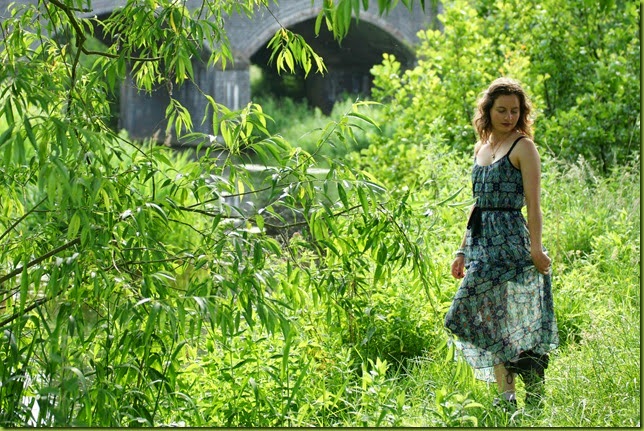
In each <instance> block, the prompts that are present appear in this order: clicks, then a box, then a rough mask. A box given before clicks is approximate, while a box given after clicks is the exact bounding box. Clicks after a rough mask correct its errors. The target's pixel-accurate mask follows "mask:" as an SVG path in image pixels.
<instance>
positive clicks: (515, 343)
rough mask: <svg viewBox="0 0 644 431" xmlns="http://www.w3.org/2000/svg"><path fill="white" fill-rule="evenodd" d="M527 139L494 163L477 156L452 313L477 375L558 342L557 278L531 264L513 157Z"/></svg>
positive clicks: (448, 322)
mask: <svg viewBox="0 0 644 431" xmlns="http://www.w3.org/2000/svg"><path fill="white" fill-rule="evenodd" d="M520 139H521V138H519V139H517V140H516V141H515V142H514V143H513V144H512V147H511V148H510V151H508V153H507V154H506V155H505V156H504V157H502V158H501V159H499V160H497V161H496V162H495V163H492V164H491V165H488V166H481V165H479V164H478V163H476V160H475V161H474V167H473V169H472V187H473V194H474V197H475V199H476V204H475V210H474V211H473V213H472V216H471V217H470V221H469V222H468V229H467V231H466V247H465V268H466V270H467V271H466V273H465V278H463V280H462V283H461V285H460V287H459V288H458V290H457V292H456V295H455V296H454V300H453V302H452V305H451V307H450V308H449V310H448V312H447V314H446V316H445V327H446V328H447V329H448V330H449V331H450V332H451V334H453V335H454V337H452V341H453V342H454V343H455V345H456V347H457V348H458V350H459V351H460V353H461V354H462V356H463V357H464V358H465V360H466V361H467V362H468V363H469V364H470V365H471V366H472V367H473V368H474V370H475V375H476V377H477V378H479V379H482V380H486V381H490V382H492V381H494V380H495V379H494V373H493V368H492V367H493V366H494V365H496V364H499V363H506V362H508V361H513V360H517V359H518V356H519V354H520V353H521V352H523V351H526V352H528V351H532V352H534V353H537V354H546V353H548V352H549V351H551V350H553V349H554V348H556V347H557V345H558V344H559V338H558V335H557V323H556V321H555V315H554V308H553V300H552V289H551V278H550V275H545V276H544V275H542V274H541V273H539V272H538V271H537V269H536V267H535V266H534V264H533V263H532V258H531V257H530V235H529V231H528V228H527V223H526V220H525V218H524V216H523V214H522V212H521V208H522V207H523V206H524V202H525V198H524V193H523V181H522V177H521V171H520V170H519V169H518V168H516V167H515V166H514V165H513V164H512V163H511V162H510V158H509V156H510V153H511V152H512V150H513V149H514V147H515V146H516V145H517V142H519V141H520Z"/></svg>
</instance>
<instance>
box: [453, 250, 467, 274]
mask: <svg viewBox="0 0 644 431" xmlns="http://www.w3.org/2000/svg"><path fill="white" fill-rule="evenodd" d="M452 277H454V278H463V277H465V256H463V255H462V254H459V255H458V256H456V257H455V258H454V260H453V261H452Z"/></svg>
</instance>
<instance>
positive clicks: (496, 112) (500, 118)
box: [490, 94, 521, 133]
mask: <svg viewBox="0 0 644 431" xmlns="http://www.w3.org/2000/svg"><path fill="white" fill-rule="evenodd" d="M520 115H521V106H520V104H519V96H517V95H516V94H508V95H501V96H498V97H497V98H496V99H495V100H494V104H493V105H492V109H490V120H491V123H492V131H493V132H498V133H509V132H511V131H513V130H514V129H515V128H516V126H517V123H518V122H519V116H520Z"/></svg>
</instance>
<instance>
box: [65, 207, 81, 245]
mask: <svg viewBox="0 0 644 431" xmlns="http://www.w3.org/2000/svg"><path fill="white" fill-rule="evenodd" d="M80 223H81V219H80V215H79V213H78V211H76V212H75V213H74V215H72V218H71V219H70V221H69V225H68V227H67V238H68V239H74V238H76V236H77V235H78V231H79V229H80Z"/></svg>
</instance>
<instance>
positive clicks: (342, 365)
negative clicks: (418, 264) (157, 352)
mask: <svg viewBox="0 0 644 431" xmlns="http://www.w3.org/2000/svg"><path fill="white" fill-rule="evenodd" d="M544 166H545V172H544V182H543V188H544V196H545V202H546V203H547V207H546V208H545V210H544V212H545V226H544V242H545V244H546V245H548V246H549V247H550V249H551V250H552V251H551V252H552V254H553V255H554V257H555V264H554V267H555V274H554V277H553V290H554V298H555V307H556V312H557V319H558V323H559V328H560V335H561V338H562V343H561V346H560V348H559V349H558V350H557V351H556V352H554V353H553V354H552V356H551V361H550V367H549V368H548V371H547V375H546V376H547V377H546V400H545V403H544V405H543V407H542V409H540V410H534V409H528V408H525V406H524V405H523V400H522V399H523V396H524V389H523V385H522V383H521V382H519V383H518V387H517V390H518V395H519V399H520V401H519V410H518V411H517V412H516V413H515V414H513V415H512V414H507V413H505V412H500V411H497V410H495V409H493V408H491V405H492V400H493V399H494V397H495V396H496V395H497V392H496V387H495V385H493V384H487V383H483V382H481V381H477V380H475V379H474V377H473V373H472V371H471V370H470V369H469V367H468V366H467V365H465V364H464V363H463V362H460V361H455V360H453V356H452V353H450V350H449V349H448V348H447V346H446V340H447V336H446V334H445V332H444V330H443V328H442V311H441V310H438V312H434V311H432V309H431V307H429V305H428V301H427V297H426V295H425V293H424V289H423V288H421V287H422V286H418V285H414V284H413V283H410V282H408V281H406V280H407V279H408V278H407V277H408V274H405V273H404V272H401V273H399V274H397V275H395V276H393V278H391V279H390V280H389V283H385V286H383V287H382V288H381V289H380V290H378V292H370V293H369V294H368V295H366V296H365V298H366V300H365V301H364V302H356V304H359V307H358V308H357V309H355V311H354V314H353V318H354V319H355V321H354V322H355V323H356V325H357V326H356V329H357V331H358V333H359V334H362V335H364V334H369V335H370V336H369V337H367V338H361V337H357V342H355V343H353V344H352V343H347V339H346V338H343V337H342V336H341V333H340V332H339V327H338V325H337V324H333V323H332V322H329V321H328V320H327V319H326V313H327V312H328V310H326V309H325V308H324V307H322V306H321V304H317V303H316V302H315V299H314V295H313V294H312V292H311V291H307V290H306V289H305V288H304V287H301V289H300V291H299V292H300V293H299V294H300V295H302V297H301V298H300V300H301V301H302V302H301V304H302V305H301V306H299V307H298V308H297V310H295V311H294V313H293V315H292V319H293V322H294V323H295V327H296V328H297V330H296V332H295V333H294V334H293V339H291V340H289V343H288V346H289V349H290V350H289V352H288V360H287V361H286V362H285V359H284V357H283V356H280V352H281V353H283V352H284V348H285V340H284V339H281V338H280V337H273V338H271V339H270V340H265V341H263V342H261V343H259V344H253V345H251V344H244V343H242V344H241V346H243V349H247V351H246V352H245V353H244V352H243V351H238V353H237V354H236V355H237V356H235V358H234V359H233V360H232V362H231V363H233V364H234V363H238V362H240V361H242V360H243V358H249V357H250V356H249V355H254V356H253V357H254V358H256V359H255V360H252V361H249V362H248V363H247V364H244V365H243V366H240V368H238V369H237V370H236V373H237V374H236V376H237V377H234V376H233V377H230V376H229V377H226V379H228V383H226V382H224V381H222V378H223V377H222V375H223V374H222V372H221V367H222V365H221V364H223V363H225V359H224V358H226V357H227V356H226V355H225V354H224V353H225V351H224V350H222V345H221V344H217V343H215V347H214V350H213V354H212V355H208V357H207V358H199V359H198V361H203V363H204V364H206V363H209V364H220V365H218V367H220V368H217V367H214V368H213V366H212V365H211V368H210V369H209V368H208V367H205V368H204V369H203V370H202V371H201V373H203V376H202V377H201V378H200V379H199V382H200V383H199V385H200V386H199V390H198V391H197V393H208V392H209V390H208V389H207V388H205V387H203V386H207V387H210V388H215V387H220V386H221V385H224V387H228V388H230V389H229V390H226V391H224V392H223V393H220V394H219V395H218V396H219V398H218V402H219V403H221V405H230V404H228V403H231V402H233V401H234V404H233V405H234V406H235V408H236V409H237V411H236V415H233V416H229V417H227V418H224V417H221V416H209V417H204V418H203V422H202V423H201V424H207V425H213V426H426V427H437V426H484V427H508V426H519V427H603V426H610V427H631V426H639V425H640V355H639V351H640V342H639V334H640V324H639V322H640V312H639V308H640V298H639V288H638V287H639V278H640V274H639V250H640V244H639V243H640V241H639V226H640V220H639V217H640V216H639V207H638V206H636V205H634V202H636V201H637V199H638V197H639V182H635V181H634V180H635V179H637V178H638V175H639V174H638V172H639V161H635V162H633V163H632V164H631V165H628V166H623V167H622V169H620V170H616V171H614V172H613V173H612V174H611V175H609V176H607V177H599V176H595V175H594V172H593V171H592V168H591V167H590V166H587V165H584V164H581V165H573V166H568V165H566V164H564V163H562V162H560V161H558V160H556V159H552V158H549V157H546V159H545V161H544ZM458 169H459V168H458V167H454V170H455V172H457V171H458ZM454 175H457V174H456V173H455V174H454ZM562 178H565V181H562V180H561V179H562ZM463 180H464V181H465V180H466V178H465V177H463ZM624 183H629V184H630V185H631V187H622V185H623V184H624ZM607 208H609V209H610V210H609V211H608V210H607ZM441 211H443V214H449V213H453V214H452V216H450V217H445V218H444V219H443V222H444V223H448V224H450V225H449V226H443V228H442V230H441V232H442V233H441V238H442V240H441V241H439V242H435V243H428V244H426V245H425V247H426V250H425V252H426V253H427V255H428V256H431V259H432V261H433V265H432V268H433V269H432V271H433V273H432V277H434V279H435V280H436V282H437V284H438V285H440V286H442V289H443V290H444V291H443V293H442V294H441V295H439V297H440V298H442V300H443V301H449V298H451V295H452V294H453V292H454V291H455V289H456V287H457V285H458V282H456V281H454V280H453V279H452V278H451V277H450V276H449V275H448V268H449V262H450V259H451V253H450V250H451V249H450V248H449V247H448V246H446V245H445V244H456V243H457V242H458V239H459V235H460V233H459V232H462V230H461V229H460V228H458V226H461V225H462V224H463V220H461V216H462V214H461V213H460V209H458V208H451V209H449V208H443V209H441ZM580 221H582V222H583V223H584V226H580ZM451 224H454V226H452V225H451ZM573 235H574V237H571V236H573ZM307 265H310V266H309V274H314V273H315V263H314V261H311V262H310V263H309V264H307ZM302 286H304V285H302ZM410 304H413V305H414V307H412V310H411V311H410V308H409V305H410ZM444 305H445V304H444ZM325 310H326V311H325ZM248 330H249V331H250V328H248ZM251 332H252V331H251ZM259 336H260V334H259V333H258V334H255V335H253V337H259ZM365 340H368V341H365ZM354 341H355V340H354ZM405 343H407V344H405ZM241 346H240V347H238V349H239V348H242V347H241ZM258 346H259V347H258ZM227 349H228V352H230V346H229V347H228V348H227ZM243 349H242V350H243ZM405 352H411V353H409V354H408V355H407V357H406V359H401V358H402V357H404V356H405V354H404V353H405ZM228 357H229V356H228ZM267 358H268V359H267ZM380 358H383V359H384V360H381V359H380ZM397 361H400V362H397ZM229 365H230V363H229ZM242 376H252V379H253V382H254V383H253V385H251V384H250V383H249V381H245V380H244V377H242ZM231 378H232V380H230V379H231ZM231 384H232V386H226V385H231ZM285 397H286V398H285ZM211 403H212V399H211V398H203V399H202V400H201V402H198V403H197V404H198V409H201V408H204V409H205V408H206V407H207V406H208V405H211ZM188 425H190V424H188Z"/></svg>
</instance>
